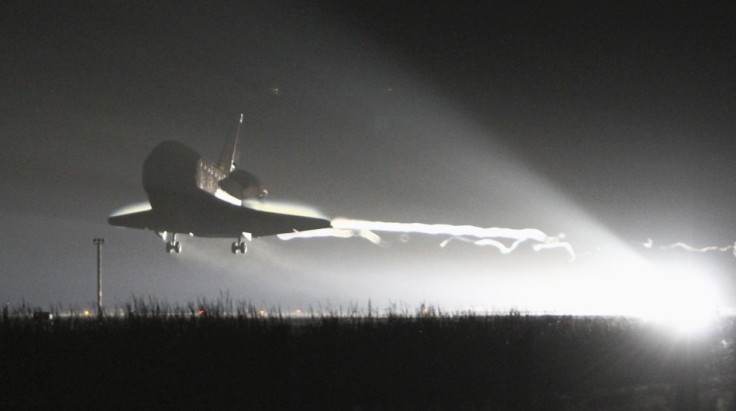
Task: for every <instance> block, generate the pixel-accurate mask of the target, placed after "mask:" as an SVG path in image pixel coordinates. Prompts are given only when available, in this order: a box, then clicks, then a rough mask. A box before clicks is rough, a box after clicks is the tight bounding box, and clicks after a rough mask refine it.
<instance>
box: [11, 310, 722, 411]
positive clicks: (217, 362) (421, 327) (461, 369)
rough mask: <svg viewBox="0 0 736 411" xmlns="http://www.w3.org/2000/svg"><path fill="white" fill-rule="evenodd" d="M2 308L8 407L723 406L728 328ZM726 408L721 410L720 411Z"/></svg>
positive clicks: (392, 314)
mask: <svg viewBox="0 0 736 411" xmlns="http://www.w3.org/2000/svg"><path fill="white" fill-rule="evenodd" d="M34 311H35V310H32V309H29V308H28V307H25V306H22V307H18V308H10V309H6V311H5V313H4V315H3V319H2V324H1V326H0V332H1V334H0V367H2V368H1V369H0V371H2V372H1V373H0V387H2V388H1V389H2V391H3V392H2V396H0V408H2V409H18V408H62V407H63V408H67V407H71V408H77V409H78V408H92V407H96V408H99V407H102V408H126V409H131V408H146V409H148V408H214V409H223V408H234V409H264V408H265V409H304V408H317V409H386V408H393V409H427V408H429V409H458V408H460V409H463V408H464V409H678V408H679V409H697V408H700V409H728V407H733V406H734V404H735V403H734V398H733V397H734V382H735V381H736V378H735V375H734V371H735V369H734V365H736V364H734V362H735V361H734V356H733V346H732V345H731V344H732V343H733V339H734V333H735V331H736V327H735V324H734V320H733V319H732V318H725V319H722V320H721V321H720V322H719V324H718V327H717V328H715V329H714V330H712V331H711V332H709V333H708V334H706V335H702V336H698V337H695V336H692V337H687V336H679V337H678V336H675V335H673V334H671V333H668V332H667V331H665V330H663V329H660V328H659V327H658V326H656V325H653V324H649V323H645V322H642V321H639V320H634V319H626V318H603V317H566V316H526V315H521V314H520V313H511V314H509V315H503V316H478V315H471V314H454V315H449V314H446V313H442V312H441V311H440V310H439V309H437V308H435V307H427V306H421V307H420V308H419V309H417V310H414V311H411V310H409V309H407V308H400V309H396V308H395V307H394V308H392V309H390V310H387V311H386V312H383V313H378V312H374V311H372V310H371V309H369V310H368V312H365V313H364V312H362V311H361V310H359V309H358V308H357V307H348V308H347V309H345V310H343V309H342V308H338V309H337V310H327V313H326V314H325V313H323V311H322V310H320V311H318V312H314V311H310V312H307V313H306V314H303V315H301V316H299V317H298V318H292V317H290V316H287V315H285V314H283V313H282V312H281V311H280V310H279V309H278V308H274V309H272V310H268V312H263V311H261V310H257V309H256V308H255V307H253V306H252V305H251V304H248V303H235V302H233V301H232V300H231V299H230V298H229V297H227V296H221V298H220V299H218V300H217V301H214V302H210V301H206V300H200V301H197V302H196V303H191V304H188V305H187V306H186V307H180V306H171V305H169V304H166V303H161V302H158V301H156V300H155V299H152V298H149V299H143V298H133V299H132V301H131V302H130V303H129V304H126V305H125V306H124V307H120V308H118V309H116V310H115V313H116V314H118V315H115V316H113V315H112V312H108V315H107V316H105V317H102V318H94V317H85V316H83V315H68V316H64V315H63V313H62V312H61V310H59V311H58V312H56V313H55V314H56V316H55V317H54V319H53V320H48V319H45V318H44V317H42V318H38V316H37V317H36V318H34V316H33V312H34ZM719 407H720V408H719Z"/></svg>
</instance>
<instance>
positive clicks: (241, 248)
mask: <svg viewBox="0 0 736 411" xmlns="http://www.w3.org/2000/svg"><path fill="white" fill-rule="evenodd" d="M246 239H248V240H250V239H251V236H250V234H248V233H243V234H241V235H240V237H239V238H238V239H237V241H234V242H233V244H232V246H231V247H230V251H232V252H233V254H245V253H246V252H248V244H246V242H245V240H246Z"/></svg>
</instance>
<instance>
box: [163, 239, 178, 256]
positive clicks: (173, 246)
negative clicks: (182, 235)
mask: <svg viewBox="0 0 736 411" xmlns="http://www.w3.org/2000/svg"><path fill="white" fill-rule="evenodd" d="M166 252H167V253H169V254H171V253H172V252H173V253H176V254H179V253H180V252H181V244H180V243H179V242H178V241H169V242H168V243H166Z"/></svg>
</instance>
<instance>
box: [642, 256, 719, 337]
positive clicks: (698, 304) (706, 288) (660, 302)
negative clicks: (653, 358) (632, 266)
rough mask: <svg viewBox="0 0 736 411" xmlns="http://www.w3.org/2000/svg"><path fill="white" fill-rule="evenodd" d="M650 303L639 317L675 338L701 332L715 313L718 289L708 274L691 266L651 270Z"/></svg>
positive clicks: (649, 280) (649, 279)
mask: <svg viewBox="0 0 736 411" xmlns="http://www.w3.org/2000/svg"><path fill="white" fill-rule="evenodd" d="M642 274H644V275H647V276H648V280H647V282H648V284H647V288H649V293H648V294H649V295H650V297H649V299H648V301H647V302H646V304H644V305H642V307H640V308H641V312H640V313H639V315H638V316H639V317H641V318H643V319H645V320H649V321H653V322H655V323H660V324H662V325H664V326H666V327H667V328H670V329H671V330H673V331H674V332H676V333H678V334H697V333H701V332H704V331H706V330H707V329H708V327H709V326H711V325H712V324H713V322H714V321H715V319H716V315H717V313H718V303H717V302H718V300H719V296H718V292H717V290H718V287H717V286H716V285H715V284H713V282H712V279H710V278H709V277H708V275H707V273H706V272H705V271H703V270H698V269H696V268H695V267H692V266H685V267H684V268H680V267H671V266H668V267H654V268H652V269H651V271H649V273H648V274H646V273H642Z"/></svg>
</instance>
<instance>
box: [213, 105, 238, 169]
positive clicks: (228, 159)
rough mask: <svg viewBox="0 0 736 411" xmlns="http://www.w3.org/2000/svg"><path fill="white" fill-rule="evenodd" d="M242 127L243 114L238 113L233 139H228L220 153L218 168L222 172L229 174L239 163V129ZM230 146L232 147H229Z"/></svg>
mask: <svg viewBox="0 0 736 411" xmlns="http://www.w3.org/2000/svg"><path fill="white" fill-rule="evenodd" d="M242 125H243V113H240V121H238V127H237V129H236V130H235V136H234V138H232V139H230V138H228V139H227V141H226V142H225V145H224V146H223V147H222V152H221V153H220V161H219V164H218V166H219V167H220V169H221V170H222V171H226V172H231V171H233V170H235V165H236V164H237V163H238V162H239V161H240V146H239V144H238V143H239V139H240V127H241V126H242ZM230 144H232V146H231V145H230Z"/></svg>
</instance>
